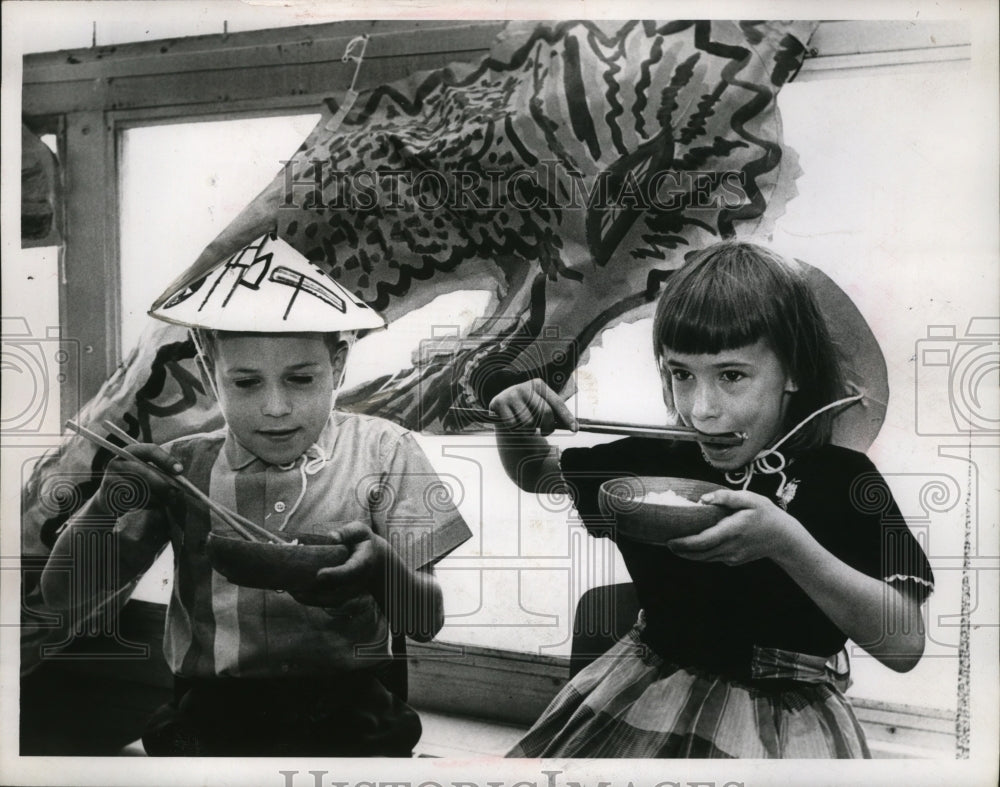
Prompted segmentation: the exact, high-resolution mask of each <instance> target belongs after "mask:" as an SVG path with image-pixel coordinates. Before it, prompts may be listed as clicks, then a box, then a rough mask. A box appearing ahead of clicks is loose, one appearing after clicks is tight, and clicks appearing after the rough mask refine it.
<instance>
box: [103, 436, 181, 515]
mask: <svg viewBox="0 0 1000 787" xmlns="http://www.w3.org/2000/svg"><path fill="white" fill-rule="evenodd" d="M122 450H123V451H126V452H128V453H129V454H131V455H132V456H133V457H134V458H135V460H138V461H129V460H127V459H125V458H123V457H120V456H117V455H116V456H114V457H112V459H111V461H110V462H109V463H108V466H107V469H106V470H105V471H104V478H103V479H102V480H101V485H100V487H99V488H98V490H97V494H95V495H94V501H95V504H96V505H97V506H98V507H99V508H100V509H103V510H104V511H106V512H107V513H109V514H114V515H116V516H121V515H122V514H125V513H127V512H128V511H134V510H135V509H138V508H159V507H162V506H164V505H167V504H169V503H171V502H172V501H174V500H176V499H177V496H178V495H179V494H180V491H179V490H178V489H177V487H176V486H175V485H173V484H171V483H170V482H169V481H168V480H167V478H164V474H166V475H168V476H172V475H179V474H180V473H181V472H183V470H184V467H183V466H182V465H181V463H180V462H178V461H177V459H176V458H175V457H173V456H171V455H170V454H169V453H168V452H167V451H165V450H163V448H162V447H161V446H159V445H156V444H154V443H134V444H132V445H128V446H125V447H124V448H123V449H122ZM154 468H155V469H154ZM158 471H159V472H158Z"/></svg>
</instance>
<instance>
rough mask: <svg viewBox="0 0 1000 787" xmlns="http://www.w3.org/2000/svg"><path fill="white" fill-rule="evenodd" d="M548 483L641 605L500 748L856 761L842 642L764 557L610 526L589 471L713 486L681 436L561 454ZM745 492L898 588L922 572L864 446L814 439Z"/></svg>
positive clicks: (859, 746) (714, 477)
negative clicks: (683, 544)
mask: <svg viewBox="0 0 1000 787" xmlns="http://www.w3.org/2000/svg"><path fill="white" fill-rule="evenodd" d="M561 467H562V474H563V478H564V479H565V481H566V482H567V484H568V485H569V487H570V492H571V494H572V495H573V498H574V501H575V503H576V506H577V510H578V511H579V513H580V515H581V517H582V518H583V521H584V522H585V524H586V526H587V529H588V531H589V532H590V534H591V535H593V536H596V537H607V538H611V539H613V540H614V541H615V542H616V545H617V547H618V549H619V550H620V552H621V554H622V557H623V559H624V561H625V564H626V566H627V567H628V570H629V573H630V575H631V576H632V580H633V582H634V584H635V588H636V593H637V595H638V598H639V602H640V604H641V606H642V610H643V611H642V612H641V613H640V616H639V620H638V621H637V623H636V625H635V627H634V628H633V629H632V630H631V631H630V632H629V633H628V634H627V635H626V636H625V637H623V638H622V639H621V640H620V641H619V642H618V643H617V644H616V645H615V646H614V647H613V648H612V649H611V650H610V651H609V652H608V653H606V654H604V655H603V656H601V657H599V658H598V659H597V660H596V661H595V662H593V663H592V664H590V665H589V666H588V667H586V668H585V669H584V670H582V671H581V672H580V673H579V674H578V675H576V677H574V678H573V680H572V681H571V682H570V683H569V684H568V685H567V686H566V687H565V688H564V689H563V690H562V691H561V692H560V693H559V694H558V695H557V696H556V698H555V699H554V700H553V701H552V703H551V704H550V705H549V707H548V708H547V709H546V711H545V712H544V713H543V714H542V716H541V717H540V718H539V719H538V721H537V722H536V723H535V724H534V726H533V727H532V728H531V729H530V730H529V731H528V733H527V734H526V735H525V736H524V738H523V739H522V740H521V741H520V743H519V744H518V745H517V746H516V747H515V748H514V749H513V750H512V751H511V752H510V755H509V756H521V757H539V756H552V757H748V758H749V757H752V758H768V757H829V758H834V757H867V756H870V755H869V752H868V747H867V745H866V743H865V738H864V733H863V731H862V730H861V728H860V726H859V724H858V722H857V720H856V718H855V716H854V713H853V711H852V710H851V707H850V704H849V702H848V701H847V699H846V698H845V697H844V695H843V690H844V689H845V688H846V685H847V678H848V667H847V659H846V656H847V654H846V650H845V649H844V646H845V643H846V637H845V636H844V634H843V633H842V632H841V631H840V630H839V629H838V628H837V627H836V626H835V625H834V624H833V623H832V622H831V621H830V620H829V618H827V617H826V615H824V614H823V612H821V611H820V609H819V608H818V607H817V606H816V605H815V604H814V603H813V601H812V600H811V599H810V598H809V597H808V596H807V595H806V593H805V592H804V591H803V590H802V589H801V588H799V586H798V585H797V584H796V583H795V582H794V581H792V579H791V578H790V577H788V575H787V574H785V573H784V572H783V571H782V570H781V569H780V568H778V566H777V565H776V564H775V563H773V562H772V561H770V560H766V559H765V560H757V561H753V562H750V563H746V564H744V565H740V566H726V565H724V564H721V563H704V562H697V561H691V560H685V559H683V558H681V557H678V556H677V555H675V554H674V553H673V552H671V551H670V550H669V549H668V548H667V547H665V546H662V547H661V546H655V545H649V544H639V543H636V542H633V541H630V540H628V539H627V538H624V537H620V538H619V537H616V533H615V526H614V523H613V522H612V521H608V520H606V519H605V518H604V517H603V516H602V515H601V513H600V511H599V509H598V506H597V492H598V488H599V486H600V484H601V483H602V482H603V481H606V480H609V479H612V478H619V477H623V476H629V475H634V476H668V477H669V476H673V477H684V478H695V479H699V480H704V481H712V482H714V483H717V484H721V485H726V486H729V487H734V485H733V484H731V483H727V481H726V478H725V475H724V474H723V473H722V472H720V471H718V470H715V469H714V468H712V467H710V466H709V465H708V464H707V463H706V462H705V461H704V460H703V459H702V457H701V454H700V450H699V448H698V446H697V445H694V444H682V445H678V444H674V443H669V442H665V441H661V440H653V439H647V438H626V439H624V440H618V441H616V442H613V443H608V444H605V445H600V446H596V447H593V448H573V449H568V450H566V451H565V452H564V453H563V455H562V458H561ZM784 474H785V479H784V481H785V483H784V484H783V489H782V496H781V499H778V498H777V497H776V493H777V491H778V489H779V486H781V479H780V477H779V476H778V475H777V474H773V475H763V474H761V473H759V472H758V473H756V474H755V475H754V476H753V477H752V479H751V483H750V486H749V490H750V491H752V492H757V493H758V494H762V495H765V496H767V497H769V498H770V499H772V500H775V502H777V503H778V504H779V505H781V506H782V507H784V508H786V509H787V510H788V512H789V513H790V514H791V515H792V516H794V517H795V518H796V519H798V520H799V521H800V522H801V523H802V524H803V525H804V526H805V528H806V529H807V530H808V531H809V532H810V533H811V534H812V535H813V537H814V538H816V540H817V541H818V542H819V543H820V544H822V545H823V546H824V547H825V548H826V549H827V550H829V551H830V552H831V553H832V554H834V555H835V556H836V557H838V558H840V559H841V560H843V561H844V562H845V563H847V564H848V565H850V566H852V567H853V568H855V569H857V570H859V571H861V572H863V573H865V574H867V575H869V576H872V577H876V578H880V579H884V580H885V581H886V582H888V583H889V584H890V585H893V586H895V587H898V588H900V589H902V590H904V591H905V592H907V593H911V594H913V595H914V596H915V597H916V598H917V599H918V600H919V601H920V602H921V603H922V602H923V600H924V599H925V598H926V596H927V595H928V594H929V593H930V592H931V590H932V589H933V582H934V579H933V574H932V572H931V569H930V566H929V564H928V562H927V559H926V556H925V554H924V551H923V549H922V548H921V546H920V544H919V543H918V542H917V540H916V539H915V538H914V536H913V535H912V533H911V532H910V531H909V529H908V528H907V526H906V523H905V521H904V520H903V517H902V515H901V514H900V512H899V509H898V507H897V506H896V503H895V501H894V500H893V497H892V494H891V492H890V491H889V488H888V486H887V485H886V483H885V480H884V479H883V477H882V476H881V474H880V473H879V472H878V470H876V469H875V466H874V465H873V464H872V463H871V461H870V460H869V459H868V458H867V457H866V456H865V455H864V454H860V453H857V452H855V451H851V450H848V449H845V448H840V447H837V446H832V445H828V446H825V447H823V448H821V449H818V450H816V451H813V452H811V453H808V454H806V455H803V456H800V457H798V458H796V459H795V460H794V461H791V462H790V463H789V464H788V466H787V467H786V468H785V470H784Z"/></svg>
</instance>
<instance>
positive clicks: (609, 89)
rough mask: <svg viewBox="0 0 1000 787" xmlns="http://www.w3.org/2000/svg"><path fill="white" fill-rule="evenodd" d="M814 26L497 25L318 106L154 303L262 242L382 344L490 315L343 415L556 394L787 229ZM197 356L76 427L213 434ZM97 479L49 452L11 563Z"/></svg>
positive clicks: (154, 333)
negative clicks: (711, 246)
mask: <svg viewBox="0 0 1000 787" xmlns="http://www.w3.org/2000/svg"><path fill="white" fill-rule="evenodd" d="M817 24H818V23H817V22H809V21H806V22H789V23H784V22H727V21H711V22H709V21H674V22H664V23H659V22H638V21H631V22H624V23H619V22H614V23H612V22H587V21H574V22H552V23H540V24H538V23H511V24H510V25H508V27H507V28H506V29H505V31H504V32H503V33H502V34H501V35H500V36H499V37H498V40H497V41H496V44H495V46H494V47H493V48H492V50H491V51H490V53H489V55H488V56H487V57H485V58H483V59H481V60H480V61H479V62H475V63H458V64H454V65H452V66H450V67H448V68H444V69H440V70H436V71H431V72H423V73H417V74H414V75H413V76H411V77H410V78H408V79H406V80H404V81H401V82H398V83H394V84H391V85H385V86H382V87H379V88H377V89H374V90H371V91H369V92H367V93H362V94H361V95H360V96H359V97H358V99H357V101H356V102H355V103H354V104H353V106H351V107H350V109H349V110H348V111H347V112H346V114H345V112H344V111H343V107H342V106H339V105H338V104H337V103H336V102H335V101H334V100H332V99H331V101H330V107H329V108H328V109H329V111H328V112H327V114H326V116H325V117H324V118H323V119H322V120H321V121H320V122H319V124H318V125H317V126H316V128H315V129H314V130H313V131H312V132H311V133H310V134H309V136H308V138H307V139H306V140H305V141H304V142H303V143H302V145H301V147H300V148H299V150H298V151H297V152H296V154H295V155H294V157H293V162H292V163H291V164H289V165H288V166H287V167H286V169H285V170H283V171H281V172H279V173H278V174H277V176H276V177H275V179H274V181H273V182H272V183H271V184H270V186H268V187H267V188H266V189H265V190H264V191H263V192H262V193H261V194H260V195H258V196H257V197H256V198H255V199H254V200H253V201H252V202H251V203H250V205H249V206H248V207H247V208H246V209H245V210H244V212H243V213H242V214H241V215H240V216H239V217H238V218H237V219H236V220H235V221H234V222H233V224H232V225H231V226H230V227H229V228H227V230H226V231H225V232H224V233H223V234H222V235H221V236H220V237H219V238H217V239H216V240H215V241H213V243H212V244H211V245H210V246H209V247H208V248H207V249H206V250H205V252H204V253H203V254H202V255H201V256H200V257H199V259H198V260H197V261H195V263H194V264H193V265H192V267H191V269H190V270H189V271H188V272H187V273H186V274H185V275H184V276H183V277H181V279H179V280H178V281H176V282H174V284H173V285H172V286H171V287H170V288H169V289H168V291H170V292H174V291H176V290H178V289H180V288H182V287H183V286H185V285H190V284H192V283H194V282H197V281H198V280H199V278H201V277H203V276H204V275H205V273H206V272H207V271H209V270H210V269H212V268H213V267H215V266H217V265H218V264H219V262H220V261H221V260H224V259H226V258H227V257H229V256H230V255H232V254H234V253H235V252H236V251H237V250H239V249H240V248H242V247H243V246H245V245H246V244H247V243H249V242H250V241H251V240H253V239H254V238H258V237H261V236H262V235H264V234H265V233H268V232H272V231H275V230H276V232H277V236H278V237H279V238H281V239H282V240H284V241H285V242H287V243H288V244H290V245H291V246H292V247H294V248H295V249H296V250H298V251H299V252H301V253H302V254H304V255H305V256H306V257H307V258H308V259H309V260H311V261H312V262H314V263H316V264H317V265H319V266H320V267H321V268H322V269H323V270H325V271H326V272H327V273H329V274H330V276H331V277H332V278H334V279H335V280H337V281H338V282H339V283H340V284H341V285H342V286H343V287H344V288H346V290H347V291H349V293H351V294H352V296H353V297H355V298H357V300H358V301H360V302H363V303H365V304H367V305H368V306H370V307H372V308H373V309H375V310H376V311H377V312H379V313H380V314H381V315H382V316H384V317H385V318H386V319H387V320H389V321H390V322H391V321H392V320H394V319H396V318H398V317H399V316H401V315H403V314H406V313H407V312H409V311H411V310H413V309H415V308H418V307H420V306H422V305H424V304H426V303H428V302H430V301H431V300H432V299H434V298H435V297H437V296H439V295H441V294H443V293H447V292H450V291H454V290H475V289H479V290H483V289H486V290H489V291H490V292H491V293H492V294H493V297H492V300H491V304H490V311H489V313H487V314H485V315H483V319H482V320H481V321H480V322H479V323H478V324H477V325H476V326H475V327H474V329H473V330H472V331H471V332H469V333H468V334H467V335H465V336H462V337H460V338H444V339H441V341H440V342H439V343H437V344H435V343H434V342H425V343H424V345H425V346H424V352H422V353H421V357H420V358H418V359H416V363H415V364H414V366H413V367H412V368H410V369H406V370H404V371H402V372H400V373H398V374H395V375H392V376H391V377H386V378H383V379H378V380H371V381H368V382H366V383H365V384H362V385H360V386H357V387H355V388H354V389H353V390H350V391H344V392H342V393H341V395H340V397H339V400H338V406H341V407H343V408H345V409H351V410H355V411H361V412H370V413H375V414H378V415H380V416H382V417H385V418H389V419H392V420H395V421H397V422H399V423H401V424H403V425H405V426H407V427H410V428H413V429H417V430H425V431H439V432H441V431H445V432H446V431H451V430H460V429H461V428H462V427H463V426H464V424H463V423H462V421H461V419H460V418H456V416H455V415H454V413H455V412H456V411H454V410H452V409H450V408H451V407H452V405H455V404H458V405H472V406H479V407H482V406H485V405H486V404H488V402H489V400H490V398H491V397H492V395H493V394H495V393H496V392H498V391H499V390H502V388H504V387H506V386H507V385H509V384H511V383H513V382H516V381H519V380H521V379H526V378H528V377H531V376H542V377H544V378H545V379H546V380H547V381H548V382H549V383H550V385H552V386H553V387H554V388H555V389H557V390H561V389H564V387H565V386H566V385H567V381H568V380H569V379H570V373H571V372H572V371H573V369H574V368H575V366H576V365H577V364H578V363H579V361H580V359H581V356H582V354H583V353H584V352H585V351H586V348H587V347H588V346H589V345H591V344H592V343H593V342H594V341H595V340H597V339H599V336H600V334H601V332H602V331H604V330H605V329H607V328H608V327H610V326H612V325H614V324H616V323H618V322H621V321H624V320H628V321H631V320H636V319H639V318H642V317H646V316H649V315H650V314H651V313H652V308H653V304H654V301H655V297H656V293H657V290H658V287H659V285H660V284H661V283H662V281H663V280H664V279H665V278H666V277H667V276H669V275H670V272H671V271H672V270H674V269H676V268H677V267H678V266H679V265H680V264H681V263H682V262H683V261H684V254H685V253H686V252H687V251H690V250H694V249H699V248H701V247H703V246H705V245H707V244H708V243H711V242H714V241H717V240H719V239H722V238H727V237H733V236H736V235H737V234H747V235H750V234H758V235H759V234H761V233H766V232H767V230H768V228H769V227H770V226H771V224H772V222H773V220H774V219H775V218H776V217H777V216H778V215H780V213H781V212H782V211H783V206H784V203H785V202H786V201H787V200H788V199H789V198H790V197H791V196H793V195H794V193H795V192H794V180H795V178H796V176H797V174H798V167H797V163H796V158H795V156H794V154H793V153H792V152H791V151H790V150H789V149H788V148H787V147H785V146H784V145H783V143H782V137H781V123H780V119H779V116H778V112H777V108H776V96H777V93H778V91H779V90H780V89H781V87H782V85H784V84H785V82H786V81H787V80H788V79H789V78H791V77H792V76H794V75H795V73H796V72H797V70H798V68H799V67H800V65H801V63H802V59H803V57H804V54H805V51H806V44H807V43H808V40H809V38H810V36H811V35H812V33H813V31H814V30H815V28H816V26H817ZM377 47H378V40H377V37H373V38H372V40H371V41H370V43H369V48H370V50H371V51H377ZM337 90H338V88H334V87H332V88H331V93H334V92H336V91H337ZM339 90H341V91H342V90H343V88H339ZM338 110H339V111H338ZM155 306H156V307H161V306H163V303H162V302H161V303H157V304H155ZM193 353H194V348H193V345H192V343H191V342H190V340H189V339H188V337H187V334H186V331H185V330H184V329H183V328H180V327H177V326H169V325H156V326H153V327H151V329H150V330H149V331H148V332H147V334H146V336H145V337H144V338H143V340H142V341H141V342H140V344H139V347H138V348H137V349H136V350H135V351H134V352H133V353H132V354H131V356H130V357H129V358H128V359H127V360H126V361H125V363H124V364H123V365H122V367H121V368H120V369H119V370H118V371H117V372H115V374H114V375H113V376H112V377H111V379H109V380H108V381H107V383H106V384H105V385H104V386H103V388H102V389H101V391H100V392H99V393H98V395H97V396H96V397H95V398H94V399H93V400H92V401H91V402H90V403H89V404H88V405H87V406H86V407H85V408H84V410H83V411H82V412H81V413H80V415H79V417H78V419H77V420H78V421H79V422H80V423H82V424H83V425H90V426H91V427H92V428H94V429H95V430H97V431H99V432H101V433H102V434H104V433H106V430H104V429H101V424H102V422H103V421H104V420H105V419H107V420H111V421H113V422H115V423H118V424H119V425H120V426H121V427H122V428H124V429H126V430H127V431H128V432H129V433H130V434H131V435H134V436H136V437H138V438H140V439H142V440H152V441H155V442H160V443H162V442H165V441H167V440H169V439H172V438H174V437H177V436H179V435H181V434H185V433H190V432H194V431H202V430H205V429H209V428H215V427H217V426H219V425H220V423H221V420H220V417H219V415H218V413H217V410H216V408H215V407H214V403H213V402H212V401H211V399H210V397H208V396H206V392H205V390H204V389H203V387H202V384H201V381H200V380H199V378H198V375H197V372H196V371H195V367H194V364H193V362H192V357H193ZM108 459H109V456H108V455H107V454H106V453H105V452H104V451H103V450H101V451H97V452H96V453H95V450H94V449H93V448H92V447H91V446H90V445H89V444H86V443H84V442H83V441H82V440H80V439H79V438H67V439H66V440H65V442H64V444H63V446H62V447H61V449H60V450H59V451H58V452H53V453H52V454H51V455H50V456H48V457H47V458H45V459H44V460H43V461H41V462H39V464H38V466H37V468H36V471H35V473H34V474H33V477H32V478H31V480H30V481H29V482H28V484H27V485H26V487H25V489H24V495H23V520H22V526H23V544H22V554H25V555H37V556H44V555H45V554H47V552H48V548H49V546H50V545H51V543H52V542H53V540H54V538H55V535H56V532H57V530H58V529H59V528H60V527H61V526H62V524H63V523H64V522H65V521H66V519H67V518H68V517H69V516H70V515H71V514H72V512H73V511H74V510H75V508H76V507H77V506H78V505H79V504H80V502H82V500H85V499H86V498H87V496H88V495H89V494H90V493H91V492H92V491H93V490H94V489H96V486H97V484H98V481H99V479H100V474H101V472H102V470H103V467H104V465H105V464H106V463H107V461H108ZM67 479H71V480H72V482H71V483H69V484H67ZM34 584H35V583H34V582H33V577H32V576H30V575H29V576H26V581H25V591H26V593H28V594H29V595H28V601H27V607H28V608H29V609H30V608H32V606H33V604H32V603H31V602H32V598H33V596H34V595H35V588H34ZM36 601H37V599H36ZM27 623H28V621H26V626H27ZM27 628H28V629H29V634H28V636H26V637H25V643H26V645H27V646H28V648H27V649H26V652H25V656H24V663H25V665H26V666H30V665H31V664H33V663H35V662H37V639H38V638H34V639H33V638H32V637H31V636H30V626H27ZM44 634H45V631H44V630H40V636H41V637H42V638H44ZM28 651H30V653H31V654H34V655H30V654H29V652H28Z"/></svg>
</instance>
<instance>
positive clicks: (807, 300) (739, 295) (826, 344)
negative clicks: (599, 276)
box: [653, 241, 845, 453]
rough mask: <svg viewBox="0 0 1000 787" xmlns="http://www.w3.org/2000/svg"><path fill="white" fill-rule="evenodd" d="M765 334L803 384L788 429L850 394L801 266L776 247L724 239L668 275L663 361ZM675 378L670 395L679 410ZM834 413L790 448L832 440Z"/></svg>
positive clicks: (657, 327) (660, 323) (659, 313)
mask: <svg viewBox="0 0 1000 787" xmlns="http://www.w3.org/2000/svg"><path fill="white" fill-rule="evenodd" d="M760 339H763V340H764V341H765V342H767V344H768V346H769V347H770V348H771V350H772V351H773V352H774V353H775V354H776V355H777V356H778V358H779V360H780V361H781V363H782V365H783V367H784V369H785V372H786V374H788V375H789V376H790V377H791V378H792V380H793V381H794V382H795V384H796V385H797V386H798V391H797V392H796V393H794V394H792V396H791V400H790V402H789V407H788V413H787V420H786V424H785V426H786V428H788V427H790V426H792V425H794V424H797V423H798V422H799V421H801V420H803V419H804V418H806V417H807V416H808V415H809V414H810V413H812V412H814V411H815V410H817V409H819V408H820V407H822V406H824V405H826V404H829V403H830V402H833V401H835V400H837V399H839V398H841V397H842V396H844V392H845V386H844V381H843V376H842V372H841V368H840V363H839V361H838V357H837V352H836V348H835V347H834V344H833V341H832V340H831V338H830V333H829V331H828V329H827V325H826V322H825V320H824V319H823V315H822V313H821V312H820V311H819V307H818V306H817V304H816V299H815V298H814V297H813V294H812V291H811V289H810V288H809V285H808V284H807V283H806V281H805V279H804V277H803V276H802V275H801V272H800V271H799V269H798V267H797V266H795V265H793V264H792V263H790V262H787V261H785V260H784V259H782V258H781V257H779V256H778V255H777V254H775V253H774V252H771V251H769V250H768V249H765V248H762V247H760V246H756V245H754V244H751V243H745V242H741V241H728V242H723V243H718V244H715V245H713V246H710V247H708V248H707V249H705V250H703V251H701V252H699V253H697V254H695V255H694V256H693V257H692V258H691V259H689V261H688V262H686V263H685V264H684V265H683V266H681V267H680V268H679V269H678V270H677V271H675V272H674V273H673V274H672V275H671V276H670V278H669V279H668V280H667V283H666V286H665V289H664V291H663V293H662V294H661V296H660V299H659V302H658V303H657V306H656V315H655V317H654V319H653V350H654V352H655V354H656V358H657V361H659V360H660V359H661V356H662V355H663V350H664V348H669V349H671V350H674V351H675V352H679V353H685V354H696V355H697V354H715V353H718V352H721V351H723V350H735V349H738V348H741V347H746V346H747V345H751V344H754V343H756V342H757V341H758V340H760ZM669 389H670V386H669V384H665V385H664V396H665V397H666V398H667V404H668V406H669V407H670V408H671V410H673V401H672V393H671V391H670V390H669ZM833 415H834V414H833V413H823V414H821V415H820V416H818V417H816V418H814V419H813V420H812V421H810V423H809V424H808V425H807V426H806V427H805V428H803V429H802V430H801V431H800V432H799V433H797V434H796V435H795V437H793V438H792V440H791V441H790V444H786V445H787V446H788V449H787V450H788V452H791V453H795V452H796V451H801V450H806V449H809V448H815V447H818V446H819V445H823V444H825V443H827V442H829V440H830V435H831V429H832V420H833Z"/></svg>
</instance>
